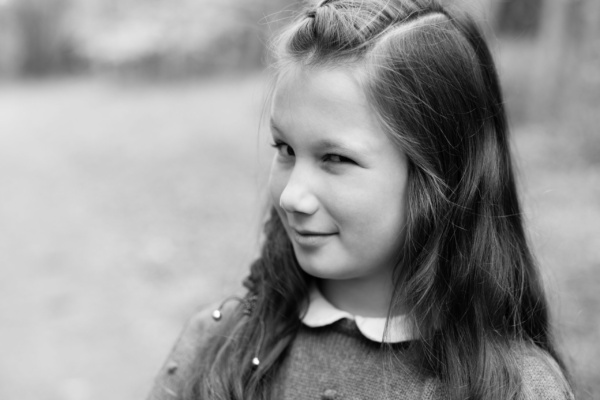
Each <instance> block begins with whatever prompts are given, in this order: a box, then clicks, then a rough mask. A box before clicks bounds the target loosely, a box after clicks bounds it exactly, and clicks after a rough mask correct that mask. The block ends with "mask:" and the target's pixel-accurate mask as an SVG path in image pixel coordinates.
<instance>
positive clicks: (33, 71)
mask: <svg viewBox="0 0 600 400" xmlns="http://www.w3.org/2000/svg"><path fill="white" fill-rule="evenodd" d="M12 6H13V7H12V10H11V11H12V12H13V14H12V17H13V18H14V19H15V21H16V23H15V29H16V30H17V34H18V36H19V38H20V44H21V56H22V60H21V66H20V70H21V73H22V74H24V75H43V74H48V73H55V72H61V71H70V70H72V69H73V68H75V67H76V66H77V65H78V59H77V58H76V57H75V53H74V52H73V48H72V42H71V40H70V39H71V38H70V37H69V36H68V32H67V31H66V30H65V29H64V21H65V17H66V15H67V11H68V10H69V6H70V4H69V0H19V1H15V2H14V3H13V4H12Z"/></svg>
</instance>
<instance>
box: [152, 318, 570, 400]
mask: <svg viewBox="0 0 600 400" xmlns="http://www.w3.org/2000/svg"><path fill="white" fill-rule="evenodd" d="M232 308H233V307H231V306H229V307H226V309H224V310H223V315H224V318H225V317H226V316H227V315H228V314H235V312H234V311H233V309H232ZM212 310H213V308H209V309H206V310H204V311H202V312H200V313H198V314H196V315H195V316H194V317H193V318H192V319H191V320H190V322H189V323H188V325H187V327H186V328H185V329H184V331H183V333H182V334H181V336H180V338H179V340H178V341H177V343H176V344H175V346H174V348H173V350H172V351H171V354H170V355H169V358H168V360H167V362H166V363H165V365H164V366H163V368H162V369H161V371H160V373H159V375H158V376H157V378H156V380H155V384H154V387H153V389H152V391H151V393H150V395H149V397H148V400H173V399H177V398H180V393H181V390H182V388H183V385H184V382H186V381H187V380H188V379H189V376H190V369H191V368H190V367H191V364H192V361H193V359H194V355H195V354H196V353H197V352H198V350H199V349H200V348H201V346H202V344H203V343H204V342H205V341H206V340H207V339H208V338H209V337H211V336H213V335H220V334H226V333H224V332H220V331H219V328H220V326H222V325H221V324H222V322H220V321H215V320H214V319H213V318H212V317H211V314H212ZM390 346H392V348H393V349H394V352H393V353H394V357H393V359H390V357H388V356H387V355H388V354H389V352H387V351H386V350H385V349H384V348H383V347H382V345H381V343H376V342H374V341H371V340H369V339H366V338H365V337H364V336H363V335H362V334H361V332H360V331H359V330H358V328H357V326H356V323H355V321H353V320H350V319H342V320H339V321H336V322H335V323H332V324H331V325H328V326H323V327H318V328H310V327H308V326H302V327H301V329H300V331H299V332H298V335H297V337H296V339H295V341H294V342H293V344H292V347H291V349H290V352H289V354H288V356H287V357H286V359H285V361H284V363H283V366H282V368H281V369H280V371H278V373H277V375H276V378H275V380H274V393H275V395H274V397H273V398H274V399H278V400H279V399H282V400H304V399H306V400H309V399H315V400H318V399H322V400H359V399H360V400H370V399H373V400H375V399H377V400H380V399H399V398H401V399H410V400H412V399H422V400H438V399H439V400H441V399H446V398H447V396H446V392H445V389H444V386H443V384H441V383H440V382H439V380H438V379H436V378H435V377H432V376H427V375H425V374H423V373H421V372H419V370H418V368H416V367H415V365H416V360H415V359H414V356H413V353H412V351H411V350H410V347H409V346H408V345H407V342H404V343H398V344H391V345H390ZM535 354H537V353H536V352H531V353H524V354H522V355H520V356H519V359H520V363H521V368H522V377H523V388H524V390H525V391H526V392H527V393H529V394H531V396H530V397H529V398H532V399H540V400H541V399H545V400H565V399H572V398H573V396H572V394H571V393H570V392H569V390H568V388H566V387H565V385H564V384H563V380H562V377H561V376H560V375H558V374H559V372H557V369H556V368H554V367H553V366H552V365H551V364H550V363H548V362H547V361H546V360H544V359H543V357H540V356H536V355H535Z"/></svg>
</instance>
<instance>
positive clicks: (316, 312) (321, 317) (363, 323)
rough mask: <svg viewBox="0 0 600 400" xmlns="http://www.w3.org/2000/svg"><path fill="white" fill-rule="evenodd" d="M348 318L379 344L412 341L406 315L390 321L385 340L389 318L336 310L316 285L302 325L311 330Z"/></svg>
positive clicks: (311, 293) (312, 290) (367, 336)
mask: <svg viewBox="0 0 600 400" xmlns="http://www.w3.org/2000/svg"><path fill="white" fill-rule="evenodd" d="M344 318H348V319H350V320H353V321H355V322H356V326H357V327H358V330H359V331H360V333H362V334H363V336H364V337H366V338H367V339H369V340H372V341H374V342H379V343H383V342H385V343H398V342H405V341H408V340H411V339H412V338H413V335H412V334H411V330H410V326H409V324H408V319H407V317H406V316H405V315H397V316H394V317H392V318H391V319H390V324H389V331H388V334H387V335H386V336H385V338H384V333H385V322H386V320H387V318H385V317H382V318H375V317H361V316H360V315H352V314H350V313H349V312H347V311H342V310H340V309H338V308H335V306H334V305H333V304H331V303H330V302H329V301H327V299H326V298H325V297H323V295H322V294H321V292H320V291H319V289H318V288H317V287H316V285H313V286H312V288H311V290H310V294H309V300H308V309H307V311H306V314H305V315H304V317H302V323H303V324H304V325H306V326H308V327H311V328H318V327H322V326H327V325H331V324H333V323H334V322H336V321H339V320H340V319H344Z"/></svg>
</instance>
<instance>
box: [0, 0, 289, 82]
mask: <svg viewBox="0 0 600 400" xmlns="http://www.w3.org/2000/svg"><path fill="white" fill-rule="evenodd" d="M290 3H293V2H292V1H291V0H258V1H253V2H251V3H250V2H245V1H238V0H180V1H178V2H177V4H174V3H173V2H171V1H167V0H143V1H142V0H126V1H123V0H121V1H118V0H80V1H76V0H3V1H0V33H1V36H2V39H0V57H1V60H0V75H2V76H16V75H17V76H18V75H22V76H29V75H47V74H57V73H72V72H75V71H80V72H87V71H92V72H102V73H104V72H108V73H115V74H117V75H127V76H134V77H140V78H155V77H157V76H158V77H165V78H172V77H180V76H193V75H202V74H205V73H208V72H213V71H224V70H239V69H248V68H256V67H258V66H260V65H261V63H262V59H263V55H264V54H263V53H264V48H265V46H264V43H265V41H266V38H267V36H268V33H267V29H268V27H267V24H266V22H265V21H267V20H269V19H270V18H269V16H270V15H271V14H273V13H275V12H276V11H277V10H281V9H283V8H285V7H286V6H289V5H290Z"/></svg>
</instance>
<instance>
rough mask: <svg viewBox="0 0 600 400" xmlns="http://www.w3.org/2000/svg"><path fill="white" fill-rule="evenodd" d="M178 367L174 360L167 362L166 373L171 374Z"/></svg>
mask: <svg viewBox="0 0 600 400" xmlns="http://www.w3.org/2000/svg"><path fill="white" fill-rule="evenodd" d="M178 367H179V365H177V363H176V362H175V361H171V362H169V363H168V364H167V374H169V375H173V374H174V373H175V372H176V371H177V368H178Z"/></svg>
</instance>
